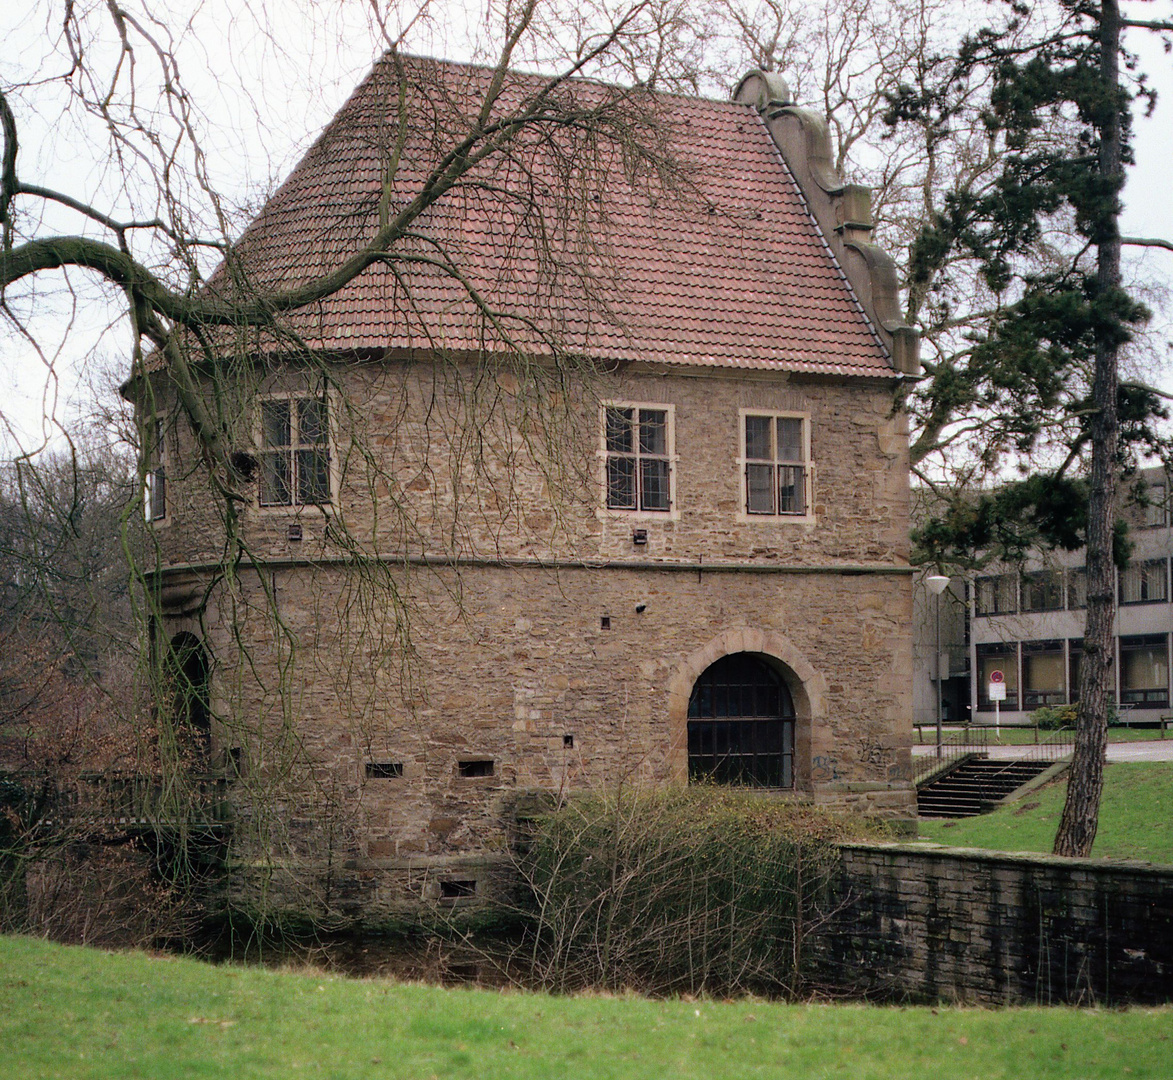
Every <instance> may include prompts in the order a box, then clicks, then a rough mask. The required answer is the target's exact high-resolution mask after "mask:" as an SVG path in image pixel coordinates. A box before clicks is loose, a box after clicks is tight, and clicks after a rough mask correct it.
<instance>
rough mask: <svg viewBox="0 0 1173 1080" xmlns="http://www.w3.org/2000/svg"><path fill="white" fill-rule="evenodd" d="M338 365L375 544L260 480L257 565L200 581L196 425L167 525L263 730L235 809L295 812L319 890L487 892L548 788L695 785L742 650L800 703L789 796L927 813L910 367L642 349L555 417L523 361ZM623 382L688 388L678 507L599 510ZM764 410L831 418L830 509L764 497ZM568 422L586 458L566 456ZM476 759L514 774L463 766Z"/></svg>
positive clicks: (362, 515) (342, 446) (169, 619)
mask: <svg viewBox="0 0 1173 1080" xmlns="http://www.w3.org/2000/svg"><path fill="white" fill-rule="evenodd" d="M343 374H344V375H345V378H344V379H343V383H344V385H345V386H346V390H347V397H346V399H345V401H343V400H340V399H339V398H338V395H337V394H335V396H334V400H333V402H332V404H333V407H334V416H335V418H336V420H335V433H334V435H335V468H336V471H337V475H336V484H337V487H336V490H337V492H338V505H339V509H338V514H339V515H340V516H341V517H342V519H343V520H344V521H345V522H346V525H347V527H348V528H349V530H350V535H351V537H352V539H353V541H354V542H355V543H357V544H359V545H360V546H361V547H362V550H364V551H365V552H366V553H367V554H368V555H369V554H377V555H379V556H380V558H379V560H377V561H376V562H374V563H372V564H371V565H367V566H365V567H362V568H356V567H355V566H353V565H347V564H346V561H345V560H346V558H347V555H348V549H347V547H346V546H345V545H342V544H339V543H338V542H337V540H336V539H333V538H332V537H331V535H330V533H329V531H328V529H327V518H326V517H325V516H324V515H323V513H322V511H321V510H320V509H318V508H313V507H303V508H280V509H275V508H260V507H256V506H253V507H251V508H246V510H245V512H244V515H243V524H242V535H243V538H244V540H245V542H246V544H247V547H248V549H249V550H248V557H247V558H246V559H243V560H241V562H240V564H239V574H238V577H237V578H236V580H235V581H228V582H220V583H219V584H217V585H215V587H214V588H213V589H212V592H211V599H210V602H209V603H208V604H207V605H206V606H203V607H202V608H201V607H198V606H193V605H197V602H198V600H199V598H200V597H202V595H203V594H202V588H195V587H191V583H195V584H196V585H199V586H202V585H203V584H204V583H207V582H209V581H213V580H215V579H214V576H213V574H214V571H213V570H212V569H211V568H212V566H213V564H214V562H215V559H216V558H217V557H218V554H219V551H220V550H221V549H222V542H223V532H222V526H221V524H220V521H219V517H218V514H217V513H216V512H215V511H214V508H213V506H212V504H211V501H210V500H209V498H208V495H207V488H206V481H204V480H203V479H202V477H201V474H200V471H199V469H198V468H195V467H189V466H191V465H192V460H191V457H190V450H191V447H190V444H189V443H188V442H186V441H185V438H186V437H185V436H184V433H183V430H182V427H181V426H180V427H179V428H178V430H176V431H175V433H174V440H175V441H174V442H173V443H172V451H173V457H174V459H175V460H174V463H173V464H174V466H175V467H172V468H171V470H170V475H171V476H172V477H173V479H172V481H171V508H170V511H169V516H168V519H167V521H166V523H165V524H164V525H162V526H161V527H160V528H159V530H158V535H159V538H160V544H161V546H162V548H163V552H164V556H165V560H166V563H167V564H169V565H170V567H171V569H170V570H169V571H168V572H166V573H165V574H164V578H163V581H164V590H163V599H164V604H165V605H169V606H167V607H166V611H165V614H166V618H165V620H164V622H165V633H166V634H167V635H168V636H173V635H174V634H176V633H178V632H179V631H181V630H187V631H190V632H192V633H195V634H196V635H198V636H199V637H200V638H201V639H202V640H204V641H205V642H206V643H207V645H208V648H209V650H210V652H211V653H212V655H213V657H214V661H215V668H214V679H213V712H214V713H215V714H216V717H217V720H216V722H215V724H214V730H213V738H214V741H215V742H216V744H217V746H219V747H221V748H230V747H241V748H242V751H243V760H244V765H245V771H246V773H247V774H248V775H247V776H246V778H245V780H244V781H243V782H242V783H241V784H239V785H237V788H238V793H237V802H238V812H239V814H240V815H241V819H240V826H241V827H240V830H239V832H240V835H242V836H243V835H246V834H251V835H254V836H257V837H269V838H270V839H272V837H273V836H274V835H275V834H276V833H278V832H279V833H280V834H281V835H280V842H279V843H277V844H275V845H273V844H271V845H270V847H271V848H272V847H276V848H279V849H280V850H279V851H278V855H279V859H278V862H279V863H280V865H281V866H287V865H292V864H293V863H298V864H299V865H301V866H303V867H304V866H308V865H311V864H312V865H314V866H316V867H318V870H317V871H315V873H317V875H318V880H317V884H315V885H314V889H311V890H310V891H311V893H312V892H314V890H317V893H318V894H322V895H321V896H320V897H319V898H320V899H321V902H322V904H323V905H326V906H333V907H338V906H339V905H341V906H342V907H344V908H347V909H349V910H351V911H352V912H355V913H358V912H362V913H364V914H367V915H372V916H374V915H377V914H378V913H379V912H380V911H387V912H391V911H393V910H395V909H396V907H397V905H401V904H403V903H405V902H407V901H409V900H411V899H412V898H415V899H417V900H418V898H420V897H421V896H423V897H425V898H426V897H429V896H431V895H433V894H434V893H436V891H437V890H438V888H439V885H440V883H441V882H442V881H443V880H446V878H452V879H459V880H461V881H466V880H475V881H476V882H477V886H476V888H477V892H478V894H479V893H480V892H481V891H482V889H485V890H486V891H491V890H492V888H494V887H493V886H491V885H489V884H487V882H488V881H489V879H491V878H492V877H493V873H491V872H490V867H491V866H492V865H493V864H494V861H495V860H499V859H500V857H501V854H502V852H503V850H504V846H505V843H506V825H505V823H506V821H507V820H508V817H509V814H510V808H511V806H512V804H513V803H514V802H515V800H516V799H517V798H518V797H520V796H523V795H524V793H526V792H530V791H534V790H541V791H546V792H559V791H565V790H569V789H573V788H583V787H590V786H596V785H600V784H607V783H615V782H617V781H619V780H621V779H622V780H625V781H638V782H643V783H656V784H658V783H666V782H673V781H675V782H683V781H684V780H685V779H686V777H687V751H686V710H687V702H688V695H689V693H690V691H691V688H692V685H693V683H694V682H695V680H696V678H697V676H699V674H700V673H701V672H702V671H703V670H704V669H705V667H707V666H708V664H710V663H712V662H713V661H714V660H716V659H717V658H718V657H720V656H722V655H725V654H727V653H733V652H740V651H748V652H756V653H764V654H766V655H767V656H770V657H772V658H773V660H774V662H775V663H776V664H777V666H778V668H779V670H780V671H781V672H782V674H783V677H784V678H785V679H786V680H787V682H788V684H789V686H790V689H791V692H792V695H793V697H794V700H795V705H796V710H797V713H798V717H797V722H796V757H795V773H796V790H795V792H794V793H771V797H797V798H805V799H810V800H813V801H815V802H818V803H821V804H826V805H833V806H844V807H851V808H854V809H860V810H865V811H869V812H873V813H878V814H881V815H884V816H891V817H904V818H907V817H909V816H911V815H912V814H913V813H914V805H915V796H914V793H913V790H912V788H911V785H910V783H909V776H910V744H911V727H910V716H911V706H910V687H911V647H910V633H911V631H910V625H911V584H910V580H911V579H910V576H909V574H908V572H907V570H908V568H907V554H908V537H907V507H908V483H907V435H906V431H905V428H904V424H903V420H902V419H901V418H900V417H894V416H893V414H892V404H891V392H890V388H889V387H887V386H884V385H881V384H878V383H874V382H872V383H866V382H862V381H856V382H854V383H848V382H843V381H833V380H827V379H821V380H814V379H807V380H805V381H804V380H799V379H797V378H794V377H787V376H785V375H771V376H768V377H767V376H757V375H756V373H755V375H754V376H747V375H744V374H738V375H737V376H735V377H731V376H729V375H726V374H721V375H718V376H709V377H692V376H690V375H684V374H658V375H654V376H653V375H648V374H634V373H630V372H629V373H627V374H625V375H617V376H615V377H614V379H613V380H611V381H610V382H609V383H607V384H606V385H605V386H604V385H590V386H586V385H584V386H581V387H578V388H577V389H574V388H571V389H569V390H567V391H566V392H567V393H571V394H578V395H580V399H581V400H579V401H578V402H577V404H576V405H575V407H574V408H572V409H570V410H568V414H569V415H568V419H567V425H568V426H567V427H566V428H565V429H562V430H554V431H552V432H547V433H546V434H544V435H543V436H542V439H536V438H535V437H533V435H532V432H533V429H534V427H535V425H537V424H538V422H539V420H540V416H539V414H540V413H541V409H539V408H537V406H535V405H533V402H532V401H530V400H529V399H527V395H526V394H525V393H523V392H522V391H521V389H520V388H519V386H518V383H517V380H516V379H513V381H511V379H510V378H506V377H505V376H504V375H499V376H496V377H494V378H490V379H489V380H488V384H489V386H488V389H486V387H485V386H483V385H479V384H477V380H476V379H474V378H473V372H472V371H471V370H466V369H462V368H460V367H451V366H450V367H445V368H438V367H435V366H433V365H426V364H405V365H401V366H396V365H391V364H388V365H368V366H367V367H357V366H356V367H355V368H354V369H353V370H348V371H347V372H345V373H343ZM299 385H300V384H299V383H298V381H297V379H296V378H295V377H294V376H292V375H289V374H286V375H284V376H282V378H281V379H280V380H278V381H276V382H273V383H270V384H267V385H266V387H263V388H262V389H267V390H272V389H280V388H281V387H284V388H286V389H295V388H297V387H298V386H299ZM478 395H479V397H478ZM600 398H603V399H611V400H615V399H619V400H625V401H633V402H640V403H664V404H668V405H671V406H672V407H673V410H674V424H675V440H674V451H675V458H674V462H673V469H674V470H675V474H676V479H675V489H676V500H675V506H674V509H673V512H672V513H671V514H659V515H654V514H639V515H632V514H625V513H621V512H608V511H606V510H605V509H603V508H602V501H603V500H602V464H601V456H600V452H599V451H600V446H601V442H600V432H599V427H600V423H599V421H600V414H599V405H598V401H599V399H600ZM486 401H487V402H488V404H485V402H486ZM742 409H763V410H788V411H795V412H802V413H805V414H807V415H809V417H810V430H811V444H812V453H811V457H812V461H813V467H814V470H815V476H814V485H813V491H814V501H813V506H812V513H811V514H810V515H809V519H808V520H801V521H797V520H795V521H786V520H782V521H762V520H746V519H745V517H744V515H739V507H740V498H741V495H740V484H739V477H740V466H739V465H738V462H737V458H738V456H739V453H740V450H741V448H740V438H741V434H740V432H741V426H740V410H742ZM246 411H247V410H246ZM470 417H471V418H475V422H474V420H473V419H470ZM240 423H241V424H242V425H243V426H242V431H247V423H245V420H244V419H242V420H241V421H240ZM527 433H528V434H527ZM241 437H242V438H244V436H243V435H242V436H241ZM360 438H361V440H362V441H361V452H360V450H359V448H358V445H359V444H358V443H357V441H356V440H359V439H360ZM542 440H545V445H548V446H549V448H550V452H551V453H555V452H557V453H559V454H561V455H564V456H561V457H559V458H558V460H552V461H546V462H544V463H542V464H539V463H538V461H537V458H536V454H537V451H538V450H539V449H540V447H541V445H543V442H542ZM242 445H248V443H247V441H246V442H244V443H242ZM185 455H186V458H185ZM559 485H562V486H559ZM246 494H247V493H246ZM253 497H254V498H255V493H254V496H253ZM291 523H298V524H301V526H302V536H301V539H300V540H292V539H290V537H289V528H288V527H289V525H290V524H291ZM633 527H639V528H645V529H647V531H648V542H647V544H646V545H635V544H634V543H633V540H632V529H633ZM423 560H430V561H429V562H428V563H427V564H426V565H425V564H423V562H422V561H423ZM509 560H513V562H512V563H510V562H509ZM453 563H455V565H453ZM193 564H194V565H193ZM445 564H447V565H445ZM722 566H724V569H722ZM185 582H186V583H188V584H186V585H185V584H184V583H185ZM168 583H170V584H168ZM641 605H642V607H643V610H642V611H637V607H638V606H641ZM605 618H606V619H608V620H609V622H610V627H609V628H608V629H604V628H603V621H604V619H605ZM242 647H243V648H242ZM469 760H486V761H492V762H493V767H492V773H491V775H487V776H463V775H461V771H460V762H461V761H469ZM295 762H301V763H303V765H304V763H305V762H312V763H313V767H312V769H308V770H307V768H305V767H302V766H299V767H297V768H295V767H294V763H295ZM368 763H391V764H394V765H401V766H402V775H401V776H397V777H393V778H385V779H378V778H368V777H367V775H366V766H367V764H368ZM295 774H296V775H295ZM323 805H325V806H328V808H329V809H328V812H325V811H323ZM265 818H268V819H269V820H264V819H265ZM275 825H280V828H279V829H275ZM266 858H269V862H268V864H267V865H268V868H269V869H273V867H274V865H275V864H274V863H273V862H272V860H271V858H270V857H269V856H266ZM294 876H296V875H294ZM303 876H304V875H303ZM325 893H329V896H328V897H327V896H325ZM316 902H317V901H316V900H315V903H316Z"/></svg>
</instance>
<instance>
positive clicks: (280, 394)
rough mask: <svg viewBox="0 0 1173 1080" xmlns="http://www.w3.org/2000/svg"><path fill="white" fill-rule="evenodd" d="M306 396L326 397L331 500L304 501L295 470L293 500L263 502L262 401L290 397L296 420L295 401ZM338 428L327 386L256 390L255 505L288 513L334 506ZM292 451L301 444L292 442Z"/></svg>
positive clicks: (262, 511)
mask: <svg viewBox="0 0 1173 1080" xmlns="http://www.w3.org/2000/svg"><path fill="white" fill-rule="evenodd" d="M306 398H318V399H323V400H324V401H325V403H326V454H327V464H326V475H327V483H328V484H329V488H330V491H329V495H330V497H329V500H328V501H326V502H321V503H302V502H298V501H297V492H296V486H297V482H296V479H295V477H294V474H293V473H292V472H291V474H290V488H291V492H290V499H291V501H290V502H287V503H263V502H261V489H262V485H263V483H264V469H265V464H264V455H265V437H264V428H263V424H264V421H263V419H262V415H263V409H262V404H263V402H266V401H281V400H284V401H287V402H289V403H290V406H291V408H290V423H291V425H293V424H295V421H294V417H295V416H296V413H297V410H296V408H293V407H292V406H293V404H294V403H295V402H297V401H299V400H303V399H306ZM337 430H338V424H337V416H336V408H335V401H334V394H333V393H332V392H331V391H330V389H329V388H328V387H326V388H323V389H322V390H319V391H314V390H311V389H309V388H308V387H305V386H302V387H296V388H294V389H275V390H270V391H267V392H265V393H260V394H257V396H256V410H255V415H254V417H253V441H254V445H255V446H256V448H257V465H256V468H257V481H256V494H255V496H254V498H253V503H252V508H253V509H254V510H257V511H260V512H261V513H263V514H272V513H278V514H282V513H284V514H288V513H290V512H291V511H298V510H305V509H310V510H321V511H323V512H325V511H329V510H331V509H333V507H334V506H335V504H336V502H337V498H338V475H337V470H338V454H337V452H336V450H337V448H336V445H335V432H336V431H337ZM293 437H294V431H293V430H291V432H290V438H291V439H292V438H293ZM291 448H292V450H293V451H296V450H297V449H298V444H296V443H293V444H291Z"/></svg>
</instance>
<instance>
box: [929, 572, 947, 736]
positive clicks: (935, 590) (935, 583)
mask: <svg viewBox="0 0 1173 1080" xmlns="http://www.w3.org/2000/svg"><path fill="white" fill-rule="evenodd" d="M925 586H926V588H928V590H929V592H930V593H932V595H933V596H935V597H936V598H937V658H936V661H935V663H934V666H935V667H936V669H937V757H938V758H939V757H940V756H941V593H943V592H944V591H945V590H946V589H947V588H948V587H949V579H948V578H947V577H946V576H945V575H944V574H929V576H928V577H927V578H925Z"/></svg>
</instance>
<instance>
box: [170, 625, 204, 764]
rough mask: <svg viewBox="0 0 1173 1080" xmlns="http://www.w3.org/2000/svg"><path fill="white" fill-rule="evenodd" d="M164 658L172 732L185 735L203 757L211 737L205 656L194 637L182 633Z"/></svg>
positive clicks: (175, 638) (196, 638)
mask: <svg viewBox="0 0 1173 1080" xmlns="http://www.w3.org/2000/svg"><path fill="white" fill-rule="evenodd" d="M167 659H168V663H167V667H168V676H169V679H170V683H171V691H172V713H171V715H172V716H173V717H174V720H175V728H176V732H177V733H180V734H181V735H183V734H186V735H187V736H188V737H189V738H190V739H191V740H192V741H193V743H194V744H195V749H196V751H197V753H199V754H201V755H206V754H207V753H208V751H209V749H210V747H211V737H212V711H211V699H210V697H209V692H208V654H207V652H206V651H205V650H204V646H203V644H202V643H201V642H200V639H199V638H198V637H196V636H195V634H190V633H188V632H187V631H184V632H183V633H180V634H176V635H175V637H173V638H172V639H171V648H170V650H169V652H168V658H167Z"/></svg>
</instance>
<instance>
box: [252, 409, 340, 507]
mask: <svg viewBox="0 0 1173 1080" xmlns="http://www.w3.org/2000/svg"><path fill="white" fill-rule="evenodd" d="M260 422H261V432H260V436H261V440H260V441H261V445H260V450H261V455H260V456H261V484H260V504H261V505H262V506H318V505H321V504H323V503H328V502H329V501H330V430H329V420H328V409H327V403H326V399H325V398H324V397H321V396H317V395H314V396H310V395H305V396H299V395H296V394H293V395H288V396H279V397H268V398H264V399H263V400H262V401H261V417H260Z"/></svg>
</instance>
